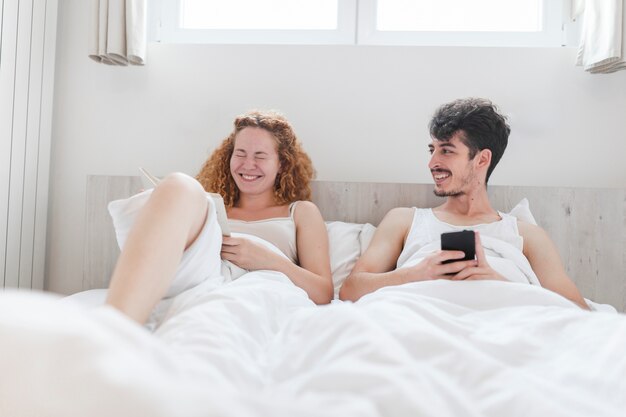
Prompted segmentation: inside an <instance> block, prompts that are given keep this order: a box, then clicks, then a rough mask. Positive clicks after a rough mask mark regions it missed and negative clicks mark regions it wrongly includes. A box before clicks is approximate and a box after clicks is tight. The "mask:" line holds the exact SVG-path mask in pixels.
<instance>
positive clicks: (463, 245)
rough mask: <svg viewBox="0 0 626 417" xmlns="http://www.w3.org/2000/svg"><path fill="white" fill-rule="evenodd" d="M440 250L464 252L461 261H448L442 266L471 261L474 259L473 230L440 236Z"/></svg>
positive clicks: (474, 242)
mask: <svg viewBox="0 0 626 417" xmlns="http://www.w3.org/2000/svg"><path fill="white" fill-rule="evenodd" d="M441 250H460V251H463V252H465V257H464V258H463V259H448V260H447V261H443V263H444V264H447V263H450V262H458V261H471V260H472V259H474V258H475V257H476V240H475V237H474V231H473V230H461V231H460V232H450V233H442V234H441Z"/></svg>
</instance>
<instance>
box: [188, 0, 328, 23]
mask: <svg viewBox="0 0 626 417" xmlns="http://www.w3.org/2000/svg"><path fill="white" fill-rule="evenodd" d="M337 3H338V0H181V2H180V4H181V27H182V28H184V29H235V30H236V29H242V30H246V29H279V30H297V29H301V30H334V29H337V11H338V4H337Z"/></svg>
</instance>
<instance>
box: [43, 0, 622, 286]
mask: <svg viewBox="0 0 626 417" xmlns="http://www.w3.org/2000/svg"><path fill="white" fill-rule="evenodd" d="M88 16H89V2H85V1H84V0H61V1H60V5H59V24H58V27H59V32H58V35H59V36H58V40H57V42H58V43H57V68H56V84H55V113H54V119H53V138H52V140H53V143H52V161H51V163H52V168H51V197H50V198H51V200H50V209H49V227H48V253H47V264H46V265H47V281H46V286H47V288H48V289H49V290H52V291H55V292H60V293H71V292H75V291H78V290H80V289H81V280H82V276H81V270H82V248H83V220H84V198H85V179H86V176H87V175H89V174H120V175H135V174H137V173H138V171H137V167H138V166H145V167H147V168H149V169H150V170H151V171H153V172H154V173H155V174H157V175H161V174H165V173H167V172H169V171H173V170H179V171H184V172H188V173H190V174H194V173H195V172H196V171H197V170H198V168H199V167H200V165H201V163H202V162H203V161H204V159H205V158H206V157H207V156H208V154H209V153H210V151H211V149H212V148H213V147H214V146H215V145H216V144H217V143H219V142H220V141H221V139H222V138H223V137H225V136H226V135H227V134H228V133H229V132H230V130H231V123H232V120H233V118H234V116H235V115H237V114H239V113H241V112H243V111H245V110H248V109H251V108H275V109H280V110H282V111H283V112H284V113H285V114H286V115H287V116H288V118H289V119H290V120H291V121H292V123H293V125H294V127H295V128H296V131H297V132H298V134H299V136H300V138H301V140H302V141H303V142H304V146H305V149H306V150H307V151H308V152H309V154H310V155H311V157H312V159H313V161H314V163H315V165H316V168H317V171H318V178H319V179H322V180H339V181H379V182H391V181H393V182H426V183H428V182H430V180H431V179H430V176H429V173H428V171H427V169H426V164H427V161H428V153H427V143H428V141H429V136H428V132H427V124H428V121H429V118H430V116H431V115H432V113H433V111H434V110H435V108H436V107H437V106H438V105H440V104H442V103H444V102H446V101H449V100H451V99H454V98H457V97H465V96H482V97H488V98H491V99H492V100H493V101H494V102H495V103H497V104H499V105H500V107H501V109H502V110H503V111H504V112H505V113H506V114H508V115H509V116H510V124H511V126H512V134H511V137H510V142H509V148H508V149H507V152H506V153H505V155H504V157H503V159H502V161H501V163H500V165H499V166H498V168H496V170H495V171H494V174H493V176H492V179H491V183H492V184H513V185H555V186H589V187H625V186H626V168H625V167H624V159H625V158H624V156H625V155H626V72H621V73H616V74H612V75H589V74H585V73H584V72H583V71H582V69H581V68H578V67H574V65H573V62H574V59H575V50H574V49H571V48H558V49H552V48H546V49H527V48H515V49H503V48H465V49H464V48H438V47H432V48H425V47H361V46H359V47H354V46H332V47H328V46H306V47H294V46H205V45H160V44H151V45H150V47H149V51H148V62H147V65H146V66H145V67H143V68H137V67H131V68H120V67H109V66H104V65H98V64H96V63H94V62H92V61H91V60H89V59H88V58H87V20H88ZM331 155H332V156H331Z"/></svg>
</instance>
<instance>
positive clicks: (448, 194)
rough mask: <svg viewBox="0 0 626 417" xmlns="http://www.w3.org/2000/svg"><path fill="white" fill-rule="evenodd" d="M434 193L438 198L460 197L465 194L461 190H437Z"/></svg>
mask: <svg viewBox="0 0 626 417" xmlns="http://www.w3.org/2000/svg"><path fill="white" fill-rule="evenodd" d="M433 192H434V193H435V195H436V196H437V197H458V196H460V195H463V192H462V191H459V190H440V189H437V188H435V189H434V190H433Z"/></svg>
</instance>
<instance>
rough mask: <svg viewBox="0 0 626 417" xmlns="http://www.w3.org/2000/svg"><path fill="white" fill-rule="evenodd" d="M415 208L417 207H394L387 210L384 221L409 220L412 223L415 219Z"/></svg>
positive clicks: (403, 221) (402, 222) (395, 222)
mask: <svg viewBox="0 0 626 417" xmlns="http://www.w3.org/2000/svg"><path fill="white" fill-rule="evenodd" d="M415 210H416V209H415V208H414V207H396V208H392V209H391V210H389V211H388V212H387V214H386V215H385V217H384V219H383V221H386V222H387V223H394V224H398V223H401V224H405V223H407V222H408V223H409V225H410V223H411V222H412V221H413V215H414V214H415Z"/></svg>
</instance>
